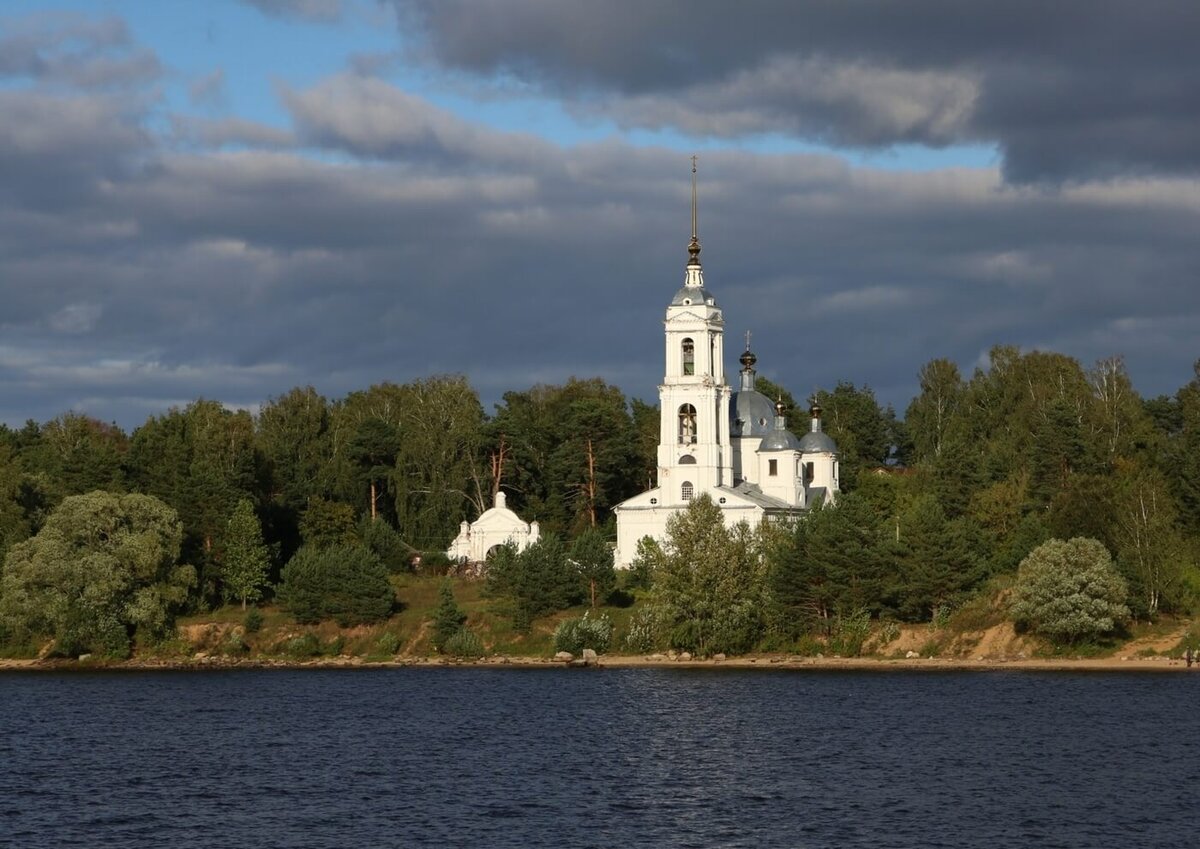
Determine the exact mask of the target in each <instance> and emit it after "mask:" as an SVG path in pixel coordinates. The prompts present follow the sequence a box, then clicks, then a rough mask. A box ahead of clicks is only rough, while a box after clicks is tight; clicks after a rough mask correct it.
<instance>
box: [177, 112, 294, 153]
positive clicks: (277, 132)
mask: <svg viewBox="0 0 1200 849" xmlns="http://www.w3.org/2000/svg"><path fill="white" fill-rule="evenodd" d="M171 131H172V134H173V135H174V136H175V138H177V139H179V140H180V141H183V142H186V143H188V144H194V145H200V146H202V147H210V148H221V147H251V148H264V149H268V150H272V149H275V150H283V149H286V148H289V147H292V146H294V145H295V143H296V139H295V136H294V135H293V133H292V132H291V131H290V130H282V129H279V128H278V127H272V126H269V125H267V124H261V123H259V122H258V121H247V120H246V119H244V118H232V117H231V118H197V117H195V116H191V115H172V116H171Z"/></svg>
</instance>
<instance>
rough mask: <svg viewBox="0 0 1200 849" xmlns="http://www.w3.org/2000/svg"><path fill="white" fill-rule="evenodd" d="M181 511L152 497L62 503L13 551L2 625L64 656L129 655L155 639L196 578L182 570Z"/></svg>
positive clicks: (2, 594)
mask: <svg viewBox="0 0 1200 849" xmlns="http://www.w3.org/2000/svg"><path fill="white" fill-rule="evenodd" d="M182 537H183V530H182V527H181V526H180V522H179V517H178V516H177V515H176V513H175V511H174V510H172V509H171V508H170V507H168V506H167V505H166V504H163V503H162V502H161V501H159V500H158V499H157V498H153V497H151V496H148V495H138V494H134V495H118V494H115V493H110V492H103V491H96V492H91V493H88V494H87V495H76V496H70V497H68V498H65V499H64V500H63V501H62V503H61V504H60V505H59V506H58V507H57V509H55V511H54V512H53V513H52V514H51V516H50V517H49V519H48V520H47V521H46V524H45V526H44V527H43V528H42V529H41V530H40V531H39V532H38V534H37V536H35V537H33V538H31V539H28V540H26V541H25V542H22V543H19V544H17V545H16V546H14V547H13V549H12V550H11V551H10V552H9V553H8V557H7V558H6V561H5V567H4V574H3V578H2V579H0V622H2V623H3V625H4V630H7V631H8V632H9V633H10V634H11V635H12V636H13V637H14V638H16V639H17V640H18V641H22V642H29V641H32V640H36V639H42V638H45V637H53V638H54V640H55V650H56V651H57V652H58V653H59V654H65V655H77V654H80V653H83V652H88V651H96V652H102V653H104V654H107V655H111V656H116V657H125V656H127V655H128V654H129V651H130V646H131V640H132V638H133V636H134V634H135V633H141V634H143V635H144V636H146V637H148V638H158V637H161V636H163V635H164V634H166V633H167V632H168V630H169V629H170V628H171V626H172V624H173V617H174V614H175V612H176V611H177V610H179V608H180V607H181V605H182V604H183V602H184V601H185V600H186V598H187V592H188V589H189V588H190V587H192V586H193V584H194V583H195V580H196V574H195V570H193V569H192V567H191V566H183V565H179V562H178V560H179V552H180V543H181V540H182Z"/></svg>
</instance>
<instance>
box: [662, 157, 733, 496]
mask: <svg viewBox="0 0 1200 849" xmlns="http://www.w3.org/2000/svg"><path fill="white" fill-rule="evenodd" d="M663 326H664V331H665V332H664V337H665V342H666V351H665V362H666V373H665V374H664V376H663V382H662V385H660V386H659V387H658V400H659V409H660V411H661V413H660V415H661V421H660V426H659V443H658V485H659V486H660V487H661V488H662V489H663V501H664V504H670V505H684V504H686V503H687V502H688V501H691V499H692V498H693V497H694V496H696V495H699V494H700V493H701V492H703V491H705V490H707V489H709V488H711V487H714V486H729V485H731V484H732V482H733V467H732V457H733V452H732V448H731V444H730V436H729V398H730V388H729V386H727V385H726V383H725V366H724V330H725V319H724V317H723V316H722V314H721V310H720V308H719V307H718V306H717V302H716V299H715V298H714V297H713V296H712V294H710V293H709V292H708V290H707V289H705V288H704V271H703V269H702V268H701V266H700V238H699V234H698V230H697V203H696V157H694V156H693V157H692V240H691V242H689V243H688V261H687V265H686V266H685V269H684V279H683V288H681V289H680V290H679V291H678V292H676V293H675V297H674V298H672V299H671V303H670V304H669V305H668V306H667V315H666V320H665V321H664V325H663Z"/></svg>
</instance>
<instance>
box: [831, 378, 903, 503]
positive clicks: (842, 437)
mask: <svg viewBox="0 0 1200 849" xmlns="http://www.w3.org/2000/svg"><path fill="white" fill-rule="evenodd" d="M816 400H817V403H818V404H819V405H820V406H821V408H822V409H823V411H824V412H823V414H822V418H823V428H824V430H825V431H826V432H827V433H828V434H829V435H830V436H831V437H833V440H834V441H835V442H836V443H837V446H838V452H839V456H840V460H839V462H840V463H841V475H840V480H841V485H842V489H843V490H845V491H846V492H850V491H853V489H854V488H855V486H856V485H857V484H858V478H859V475H860V474H861V473H862V472H863V471H865V470H867V469H870V468H871V467H872V466H879V465H882V464H883V463H885V462H886V461H887V459H888V456H889V455H890V453H891V450H892V446H893V445H897V444H898V443H899V442H900V441H901V440H900V439H899V438H898V434H897V432H896V431H897V427H896V416H895V413H894V412H893V411H892V410H891V408H887V409H884V408H881V407H880V406H879V403H878V402H877V401H876V400H875V393H874V392H873V391H872V390H871V388H870V387H868V386H864V387H862V388H861V389H859V388H857V387H856V386H855V385H854V384H853V383H847V382H845V381H841V382H839V383H838V385H837V386H836V387H834V390H833V391H832V392H825V391H823V390H822V391H820V392H818V393H817V394H816Z"/></svg>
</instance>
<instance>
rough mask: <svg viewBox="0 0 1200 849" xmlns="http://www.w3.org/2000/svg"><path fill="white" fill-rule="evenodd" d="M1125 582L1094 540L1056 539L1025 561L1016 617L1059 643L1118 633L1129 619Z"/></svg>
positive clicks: (1018, 585) (1019, 579) (1014, 610)
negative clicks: (1119, 626)
mask: <svg viewBox="0 0 1200 849" xmlns="http://www.w3.org/2000/svg"><path fill="white" fill-rule="evenodd" d="M1125 597H1126V587H1125V581H1124V580H1123V579H1122V578H1121V576H1120V575H1119V574H1117V570H1116V569H1115V568H1114V567H1113V563H1112V556H1111V555H1110V554H1109V553H1108V549H1106V548H1105V547H1104V546H1103V545H1101V544H1100V543H1099V542H1097V541H1096V540H1094V539H1087V538H1085V537H1075V538H1074V539H1070V540H1066V541H1063V540H1060V539H1052V540H1049V541H1048V542H1045V543H1043V544H1042V545H1040V546H1038V547H1037V548H1035V549H1034V550H1033V551H1031V552H1030V553H1029V556H1028V557H1026V558H1025V559H1024V560H1023V561H1021V567H1020V569H1019V570H1018V572H1017V583H1016V586H1015V587H1014V589H1013V601H1012V608H1011V611H1012V616H1013V619H1014V620H1015V621H1016V622H1017V623H1018V624H1020V625H1023V626H1025V627H1027V628H1029V630H1031V631H1033V632H1035V633H1038V634H1042V635H1043V636H1046V637H1049V638H1051V639H1052V640H1055V641H1062V642H1067V643H1074V642H1078V641H1079V640H1084V639H1089V638H1091V637H1096V636H1099V635H1101V634H1107V633H1109V632H1111V631H1113V630H1114V629H1115V628H1116V627H1117V626H1118V625H1119V624H1120V623H1121V622H1122V621H1123V620H1125V619H1126V618H1127V617H1128V616H1129V608H1128V607H1126V606H1125Z"/></svg>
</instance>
